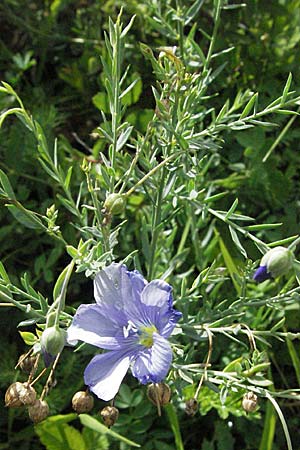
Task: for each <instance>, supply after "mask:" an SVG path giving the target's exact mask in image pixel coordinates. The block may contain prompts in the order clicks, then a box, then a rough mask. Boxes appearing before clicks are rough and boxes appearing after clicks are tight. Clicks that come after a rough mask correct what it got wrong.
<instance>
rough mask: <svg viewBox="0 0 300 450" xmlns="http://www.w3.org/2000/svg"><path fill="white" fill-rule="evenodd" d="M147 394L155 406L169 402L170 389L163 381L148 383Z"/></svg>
mask: <svg viewBox="0 0 300 450" xmlns="http://www.w3.org/2000/svg"><path fill="white" fill-rule="evenodd" d="M147 396H148V398H149V400H150V401H151V402H152V403H153V404H154V405H155V406H158V405H160V406H164V405H167V404H168V403H169V402H170V399H171V389H170V387H169V386H168V385H167V384H165V383H155V384H150V385H149V386H148V389H147Z"/></svg>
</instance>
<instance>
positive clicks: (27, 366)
mask: <svg viewBox="0 0 300 450" xmlns="http://www.w3.org/2000/svg"><path fill="white" fill-rule="evenodd" d="M36 358H37V357H36V356H26V354H24V355H21V356H20V358H19V360H18V364H17V366H19V367H20V369H21V370H22V371H23V372H25V373H30V372H31V370H32V369H33V367H34V365H35V363H36Z"/></svg>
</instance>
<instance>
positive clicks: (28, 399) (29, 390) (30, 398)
mask: <svg viewBox="0 0 300 450" xmlns="http://www.w3.org/2000/svg"><path fill="white" fill-rule="evenodd" d="M21 384H22V387H21V389H20V391H19V399H20V400H21V402H22V403H23V405H27V406H28V405H32V404H33V403H34V402H35V400H36V392H35V389H34V388H33V387H32V386H30V384H29V383H21Z"/></svg>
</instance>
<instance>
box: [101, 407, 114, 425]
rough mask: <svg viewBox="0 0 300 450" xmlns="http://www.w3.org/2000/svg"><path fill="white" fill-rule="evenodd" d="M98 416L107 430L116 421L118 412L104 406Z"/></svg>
mask: <svg viewBox="0 0 300 450" xmlns="http://www.w3.org/2000/svg"><path fill="white" fill-rule="evenodd" d="M100 415H101V417H102V420H103V422H104V424H105V425H106V426H107V427H108V428H110V427H112V426H113V425H114V424H115V423H116V421H117V420H118V417H119V410H118V409H117V408H115V407H114V406H105V408H103V409H102V410H101V411H100Z"/></svg>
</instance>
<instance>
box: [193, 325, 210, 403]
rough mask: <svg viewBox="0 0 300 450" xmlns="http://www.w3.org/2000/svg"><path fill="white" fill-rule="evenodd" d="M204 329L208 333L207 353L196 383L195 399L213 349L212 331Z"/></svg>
mask: <svg viewBox="0 0 300 450" xmlns="http://www.w3.org/2000/svg"><path fill="white" fill-rule="evenodd" d="M205 330H206V332H207V335H208V344H209V345H208V353H207V358H206V361H205V365H204V370H203V374H202V376H201V378H200V381H199V384H198V387H197V390H196V393H195V396H194V398H195V399H196V400H198V396H199V392H200V389H201V386H202V384H203V381H204V379H205V377H206V373H207V368H208V366H209V363H210V359H211V355H212V350H213V340H212V333H211V331H210V330H209V329H208V328H205Z"/></svg>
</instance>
